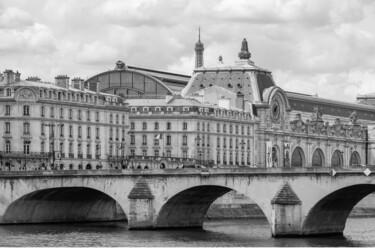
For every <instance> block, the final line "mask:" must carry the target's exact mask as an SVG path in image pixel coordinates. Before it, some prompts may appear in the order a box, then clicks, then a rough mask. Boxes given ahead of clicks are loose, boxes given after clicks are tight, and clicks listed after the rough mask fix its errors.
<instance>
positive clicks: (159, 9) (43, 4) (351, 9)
mask: <svg viewBox="0 0 375 250" xmlns="http://www.w3.org/2000/svg"><path fill="white" fill-rule="evenodd" d="M199 26H201V29H202V34H201V40H202V42H203V43H204V45H205V52H204V55H205V65H207V66H209V65H215V64H217V58H218V56H219V55H222V56H223V59H224V62H225V63H226V64H231V63H233V62H234V61H235V60H236V59H237V53H238V51H239V50H240V46H241V41H242V39H243V38H247V40H248V42H249V49H250V52H251V54H252V60H254V61H255V63H256V64H257V65H258V66H260V67H263V68H267V69H269V70H271V71H272V72H273V76H274V79H275V81H276V83H277V84H278V85H279V86H281V87H282V88H284V89H286V90H289V91H295V92H302V93H308V94H311V93H317V94H318V95H319V96H320V97H325V98H333V99H338V100H344V101H350V102H352V101H354V100H355V96H356V95H357V94H365V93H369V92H375V70H374V69H375V28H374V26H375V1H372V0H334V1H330V0H304V1H302V0H285V1H283V0H261V1H258V0H257V1H255V0H254V1H252V0H236V1H233V0H199V1H198V0H160V1H158V0H145V1H141V0H134V1H132V0H126V1H124V0H32V1H31V0H0V71H3V70H4V69H13V70H19V71H20V72H21V73H22V75H21V77H22V78H26V77H27V76H35V75H36V76H39V77H40V78H42V80H43V81H54V77H55V76H56V75H58V74H67V75H68V76H70V77H82V78H84V79H85V78H87V77H89V76H91V75H94V74H96V73H99V72H102V71H104V70H107V69H112V68H114V65H115V62H116V61H117V60H123V61H124V62H125V63H126V64H128V65H136V66H143V67H149V68H155V69H162V70H172V71H176V72H181V73H187V74H191V73H192V70H193V67H194V44H195V43H196V41H197V36H198V34H197V33H198V27H199Z"/></svg>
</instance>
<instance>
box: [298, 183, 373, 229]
mask: <svg viewBox="0 0 375 250" xmlns="http://www.w3.org/2000/svg"><path fill="white" fill-rule="evenodd" d="M374 191H375V185H374V184H357V185H352V186H348V187H344V188H341V189H338V190H336V191H334V192H332V193H330V194H328V195H327V196H325V197H323V198H322V199H320V200H319V201H318V202H317V203H316V204H315V205H314V206H313V207H312V208H311V209H310V211H309V212H308V214H307V216H306V219H305V221H304V222H303V225H302V234H304V235H314V234H342V233H343V231H344V229H345V224H346V220H347V218H348V216H349V214H350V212H351V211H352V209H353V207H354V206H355V205H356V204H357V203H358V202H359V201H360V200H362V199H363V198H364V197H366V196H367V195H369V194H371V193H373V192H374Z"/></svg>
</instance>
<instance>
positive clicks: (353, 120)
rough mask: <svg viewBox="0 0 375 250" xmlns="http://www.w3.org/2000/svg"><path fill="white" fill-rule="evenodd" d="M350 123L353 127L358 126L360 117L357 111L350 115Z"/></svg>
mask: <svg viewBox="0 0 375 250" xmlns="http://www.w3.org/2000/svg"><path fill="white" fill-rule="evenodd" d="M349 121H350V124H352V125H357V124H358V117H357V112H356V111H353V112H352V113H350V115H349Z"/></svg>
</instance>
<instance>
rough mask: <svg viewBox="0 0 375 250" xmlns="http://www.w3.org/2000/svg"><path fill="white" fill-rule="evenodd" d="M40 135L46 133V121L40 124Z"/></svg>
mask: <svg viewBox="0 0 375 250" xmlns="http://www.w3.org/2000/svg"><path fill="white" fill-rule="evenodd" d="M40 135H44V123H42V124H41V126H40Z"/></svg>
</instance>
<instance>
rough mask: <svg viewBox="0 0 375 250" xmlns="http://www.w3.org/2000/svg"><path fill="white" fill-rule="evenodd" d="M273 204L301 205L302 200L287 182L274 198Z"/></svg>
mask: <svg viewBox="0 0 375 250" xmlns="http://www.w3.org/2000/svg"><path fill="white" fill-rule="evenodd" d="M271 204H280V205H300V204H301V200H300V199H299V198H298V196H297V195H296V193H295V192H294V191H293V189H292V187H291V186H290V184H289V183H288V182H287V183H285V185H284V186H283V188H282V189H281V190H280V191H279V192H278V193H277V194H276V196H275V198H273V199H272V201H271Z"/></svg>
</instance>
